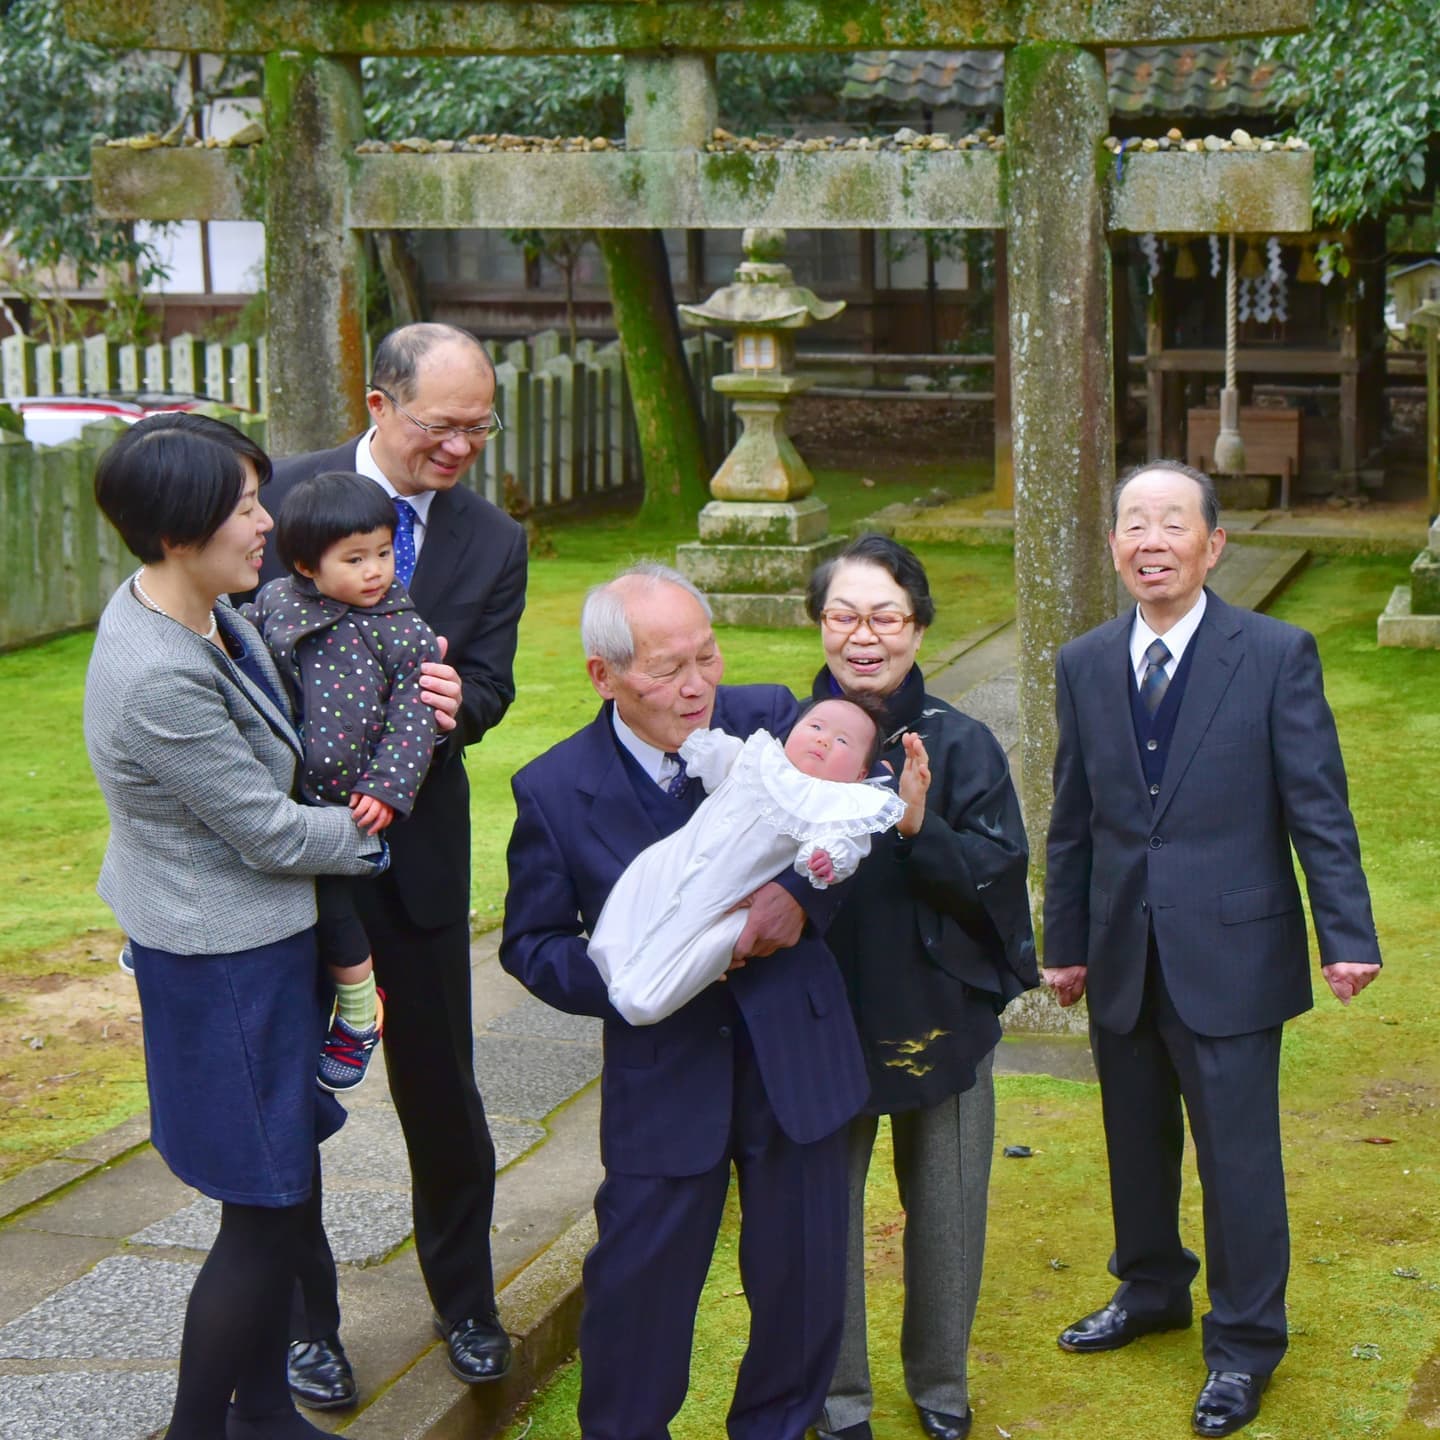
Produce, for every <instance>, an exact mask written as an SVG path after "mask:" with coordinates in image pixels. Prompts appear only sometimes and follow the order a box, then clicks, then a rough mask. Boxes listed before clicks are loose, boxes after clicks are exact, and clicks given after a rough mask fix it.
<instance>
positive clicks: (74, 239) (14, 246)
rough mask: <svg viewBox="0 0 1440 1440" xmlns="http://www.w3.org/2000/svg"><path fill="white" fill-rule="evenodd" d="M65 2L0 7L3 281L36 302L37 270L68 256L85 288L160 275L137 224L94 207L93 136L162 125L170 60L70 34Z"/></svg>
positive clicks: (14, 2)
mask: <svg viewBox="0 0 1440 1440" xmlns="http://www.w3.org/2000/svg"><path fill="white" fill-rule="evenodd" d="M61 8H62V7H61V3H60V0H11V3H9V4H5V5H0V75H3V76H4V77H5V104H6V119H5V124H4V126H3V128H0V243H3V244H4V246H5V248H6V250H7V251H8V252H9V256H10V257H12V259H11V261H10V262H7V261H6V260H4V259H0V279H3V280H5V281H8V282H9V283H10V284H11V285H13V286H14V288H16V289H17V290H19V291H20V292H21V293H22V294H24V295H27V296H30V297H32V298H34V299H35V300H40V299H41V298H42V295H43V290H44V287H43V285H42V284H41V283H40V281H39V280H38V278H37V277H38V276H39V275H41V274H43V273H44V272H46V271H53V270H54V269H55V268H56V267H58V266H60V265H62V264H65V263H67V262H68V264H69V265H71V266H72V267H73V268H74V272H75V276H76V279H77V281H78V282H79V283H80V284H82V285H84V284H87V283H88V282H89V281H90V280H92V279H93V278H94V277H95V276H96V275H97V274H101V273H106V272H110V273H118V272H119V271H121V270H122V269H123V268H125V267H130V268H131V269H132V271H133V278H134V288H137V289H138V288H139V287H141V286H143V285H144V283H145V282H146V281H147V280H148V279H151V278H153V277H154V276H155V275H157V274H158V273H160V271H159V266H158V261H157V258H156V253H155V250H154V248H153V247H152V246H150V245H149V244H147V243H145V242H142V241H139V240H137V239H136V238H135V233H134V230H133V227H131V226H129V225H125V224H121V223H119V222H116V221H113V220H104V219H102V218H101V217H100V216H98V215H97V214H96V213H95V207H94V202H93V198H92V193H91V188H90V178H89V171H90V142H91V139H92V137H93V136H94V135H96V134H97V133H101V134H107V135H120V134H124V135H131V134H138V133H140V132H141V131H145V130H157V129H163V128H164V127H165V126H166V125H168V124H169V123H170V121H171V119H172V117H173V115H174V111H175V102H174V99H173V94H174V88H175V71H174V70H173V68H171V66H169V65H167V64H164V63H161V62H160V61H159V60H157V59H155V58H152V57H148V56H143V55H126V54H118V55H117V54H116V53H115V52H114V51H111V50H106V49H104V48H103V47H101V46H99V45H91V44H87V43H84V42H82V41H76V40H71V39H70V38H69V37H68V36H67V35H66V33H65V26H64V19H63V16H62V14H61ZM5 272H9V273H5ZM52 304H53V297H52ZM52 323H54V320H53V316H52Z"/></svg>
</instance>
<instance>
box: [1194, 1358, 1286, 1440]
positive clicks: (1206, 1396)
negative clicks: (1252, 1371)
mask: <svg viewBox="0 0 1440 1440" xmlns="http://www.w3.org/2000/svg"><path fill="white" fill-rule="evenodd" d="M1269 1383H1270V1377H1269V1376H1268V1375H1246V1374H1245V1373H1244V1372H1243V1371H1240V1370H1212V1371H1211V1372H1210V1374H1209V1375H1208V1376H1207V1377H1206V1379H1205V1383H1204V1384H1203V1385H1202V1386H1201V1387H1200V1398H1199V1399H1198V1400H1196V1402H1195V1417H1194V1419H1193V1420H1192V1421H1191V1425H1192V1426H1193V1428H1194V1431H1195V1433H1196V1434H1197V1435H1232V1434H1234V1432H1235V1431H1236V1430H1241V1429H1243V1428H1244V1427H1245V1426H1246V1425H1248V1424H1249V1423H1250V1422H1251V1421H1252V1420H1253V1419H1254V1418H1255V1417H1256V1416H1257V1415H1258V1414H1259V1413H1260V1397H1261V1395H1263V1394H1264V1393H1265V1387H1266V1386H1267V1385H1268V1384H1269Z"/></svg>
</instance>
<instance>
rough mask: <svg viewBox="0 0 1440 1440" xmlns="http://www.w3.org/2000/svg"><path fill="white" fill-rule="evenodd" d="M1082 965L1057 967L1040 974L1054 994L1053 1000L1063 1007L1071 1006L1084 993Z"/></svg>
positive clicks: (1083, 968)
mask: <svg viewBox="0 0 1440 1440" xmlns="http://www.w3.org/2000/svg"><path fill="white" fill-rule="evenodd" d="M1086 968H1087V967H1086V966H1084V965H1057V966H1056V967H1055V968H1054V969H1053V970H1051V969H1048V968H1047V969H1046V970H1044V971H1043V972H1042V973H1043V975H1044V978H1045V983H1046V984H1047V985H1048V986H1049V987H1050V988H1051V989H1052V990H1053V991H1054V992H1055V998H1056V999H1057V1000H1058V1001H1059V1002H1060V1003H1061V1004H1062V1005H1065V1006H1070V1005H1073V1004H1074V1003H1075V1002H1076V1001H1077V1000H1078V999H1079V998H1080V997H1081V996H1082V995H1083V994H1084V993H1085V971H1086Z"/></svg>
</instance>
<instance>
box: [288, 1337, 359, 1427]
mask: <svg viewBox="0 0 1440 1440" xmlns="http://www.w3.org/2000/svg"><path fill="white" fill-rule="evenodd" d="M285 1374H286V1378H287V1379H288V1380H289V1381H290V1393H291V1394H292V1395H293V1396H294V1397H295V1400H296V1402H297V1403H298V1404H300V1405H304V1406H305V1407H306V1409H309V1410H348V1409H350V1407H351V1406H352V1405H354V1404H355V1402H356V1401H357V1400H358V1399H359V1398H360V1392H359V1390H358V1389H357V1388H356V1386H355V1372H354V1371H353V1370H352V1369H351V1368H350V1360H349V1357H348V1356H347V1355H346V1354H345V1347H344V1346H343V1345H342V1344H341V1343H340V1337H339V1336H338V1335H326V1336H324V1337H323V1338H321V1339H319V1340H295V1341H292V1342H291V1345H290V1354H289V1355H288V1357H287V1358H286V1362H285Z"/></svg>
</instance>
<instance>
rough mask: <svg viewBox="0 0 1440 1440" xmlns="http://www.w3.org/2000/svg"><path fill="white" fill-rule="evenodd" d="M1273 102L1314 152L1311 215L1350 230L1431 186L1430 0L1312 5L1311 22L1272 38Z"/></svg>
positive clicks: (1439, 103)
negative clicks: (1291, 113) (1290, 114)
mask: <svg viewBox="0 0 1440 1440" xmlns="http://www.w3.org/2000/svg"><path fill="white" fill-rule="evenodd" d="M1269 51H1270V54H1271V55H1272V56H1273V57H1274V58H1275V59H1276V60H1278V61H1279V62H1280V64H1279V68H1278V69H1277V72H1276V76H1275V80H1274V83H1273V85H1272V87H1271V91H1270V94H1271V98H1272V99H1273V100H1274V102H1275V103H1276V104H1277V105H1278V106H1280V107H1282V108H1283V107H1293V108H1294V109H1295V112H1296V128H1297V129H1298V130H1299V132H1300V133H1301V134H1302V135H1304V137H1305V138H1306V140H1308V141H1309V142H1310V144H1311V145H1312V146H1313V147H1314V149H1315V213H1316V215H1317V216H1319V217H1320V218H1322V219H1323V220H1324V221H1325V222H1326V223H1331V224H1337V225H1350V224H1353V223H1354V222H1355V221H1357V220H1362V219H1366V218H1374V217H1378V216H1379V215H1381V214H1382V213H1383V212H1384V211H1386V210H1390V209H1394V208H1396V207H1397V206H1399V205H1401V204H1402V203H1403V202H1405V201H1406V200H1407V199H1412V198H1417V197H1419V196H1420V195H1421V194H1422V192H1424V191H1425V190H1426V188H1427V185H1433V183H1434V180H1435V177H1436V173H1437V168H1440V167H1437V161H1436V155H1437V140H1440V23H1437V17H1436V10H1435V3H1434V0H1316V5H1315V22H1314V24H1313V25H1312V27H1311V28H1310V29H1309V30H1308V31H1306V32H1304V33H1303V34H1300V35H1294V36H1289V37H1287V38H1285V39H1281V40H1274V41H1271V42H1270V45H1269Z"/></svg>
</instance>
